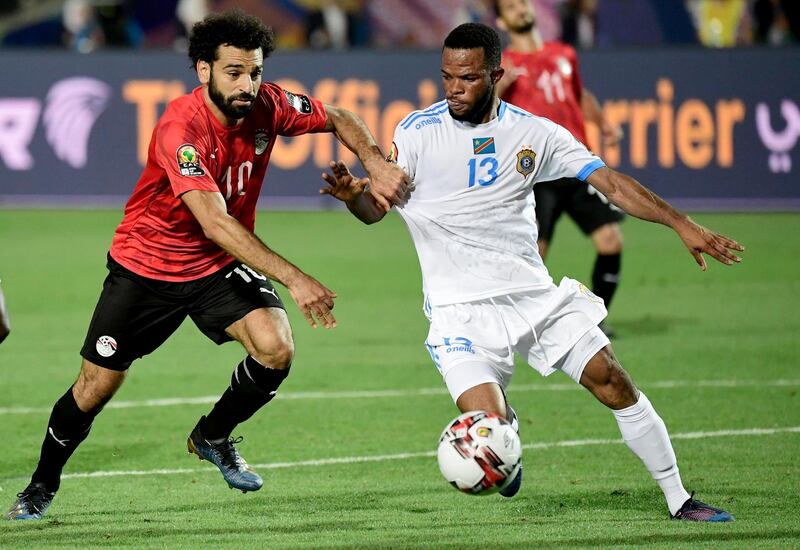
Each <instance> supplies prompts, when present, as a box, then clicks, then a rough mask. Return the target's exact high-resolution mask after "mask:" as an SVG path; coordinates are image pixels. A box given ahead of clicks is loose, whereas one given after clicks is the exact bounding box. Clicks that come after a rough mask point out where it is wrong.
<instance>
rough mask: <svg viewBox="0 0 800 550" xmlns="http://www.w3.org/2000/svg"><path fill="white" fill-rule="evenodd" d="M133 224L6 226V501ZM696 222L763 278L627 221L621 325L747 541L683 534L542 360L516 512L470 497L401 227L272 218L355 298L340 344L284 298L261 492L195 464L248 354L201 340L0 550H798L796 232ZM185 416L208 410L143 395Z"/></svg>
mask: <svg viewBox="0 0 800 550" xmlns="http://www.w3.org/2000/svg"><path fill="white" fill-rule="evenodd" d="M120 216H121V213H120V212H119V211H113V212H111V211H57V210H51V211H46V210H45V211H13V210H4V211H0V277H2V284H3V289H4V291H5V294H6V298H7V301H8V305H9V307H10V310H11V317H12V334H11V336H10V337H9V339H8V340H7V341H6V342H5V343H3V344H2V345H0V380H2V386H0V387H2V392H0V441H2V452H0V501H2V502H0V504H2V506H3V508H4V509H5V508H7V507H8V506H10V504H11V502H12V501H13V500H14V495H15V493H16V492H17V491H20V490H21V489H22V488H23V487H24V486H25V484H26V483H27V479H28V476H29V475H30V473H31V471H32V469H33V467H34V466H35V463H36V460H37V457H38V451H39V444H40V441H41V438H42V436H43V434H44V430H45V425H46V421H47V415H48V414H49V413H48V411H49V408H50V407H51V406H52V403H53V402H54V401H55V399H57V398H58V397H59V396H60V395H61V394H62V393H63V391H64V390H65V389H66V388H67V387H68V386H69V385H70V384H71V382H72V381H73V379H74V377H75V375H76V374H77V370H78V366H79V356H78V350H79V348H80V345H81V343H82V341H83V337H84V334H85V330H86V327H87V323H88V321H89V318H90V316H91V313H92V310H93V308H94V304H95V302H96V300H97V297H98V295H99V290H100V286H101V283H102V280H103V277H104V276H105V252H106V250H107V247H108V244H109V242H110V239H111V235H112V232H113V230H114V227H115V225H116V223H117V222H118V221H119V219H120ZM696 218H697V219H698V221H700V222H701V223H704V224H707V225H709V226H710V227H712V228H714V229H716V230H718V231H721V232H723V233H726V234H728V235H730V236H732V237H734V238H736V239H738V240H740V241H741V242H742V243H743V244H745V245H746V246H747V251H746V252H745V253H744V257H745V261H744V262H743V263H742V264H741V265H738V266H734V267H725V266H722V265H720V264H716V263H713V264H711V265H710V268H709V271H708V272H707V273H702V272H701V271H700V270H699V269H698V268H697V266H696V265H695V264H694V261H693V260H692V258H691V257H690V256H689V255H688V253H686V251H685V250H684V249H683V246H682V244H681V243H680V242H679V240H678V239H677V238H676V237H675V236H674V235H673V234H672V233H671V232H670V231H669V230H668V229H666V228H663V227H660V226H655V225H652V224H646V223H644V222H640V221H638V220H632V219H630V220H628V221H626V223H625V224H624V226H623V229H624V231H625V239H626V248H625V253H624V257H623V282H622V285H621V288H620V290H619V292H618V294H617V297H616V299H615V303H614V304H613V308H612V314H611V317H610V321H611V323H612V324H613V325H614V327H615V328H616V329H617V332H618V334H619V338H618V339H616V340H615V341H614V342H613V345H614V348H615V350H616V352H617V355H618V356H619V357H620V359H621V361H622V364H623V365H624V366H625V367H626V369H627V370H628V371H629V372H630V373H631V374H632V376H633V378H634V380H635V381H636V382H637V384H638V385H639V387H641V388H642V389H643V390H644V391H645V392H646V393H647V394H648V396H649V397H650V400H651V401H652V402H653V403H654V405H655V406H656V408H657V410H658V411H659V413H660V414H661V416H662V417H663V418H664V420H665V421H666V423H667V426H668V428H669V430H670V432H671V433H672V434H673V436H674V446H675V450H676V453H677V455H678V459H679V464H680V466H681V472H682V476H683V480H684V482H685V485H686V486H687V488H688V489H689V490H696V491H697V492H698V494H697V496H698V497H699V498H701V499H702V500H705V501H707V502H709V503H712V504H715V505H718V506H720V507H723V508H726V509H728V510H729V511H731V512H732V513H733V514H734V515H735V516H736V519H737V521H736V522H735V523H733V524H720V525H698V524H688V525H687V524H683V523H678V522H671V521H669V520H668V519H667V511H666V508H665V505H664V503H663V499H662V496H661V493H660V491H659V489H658V488H657V486H656V485H655V483H654V482H653V481H652V480H651V479H650V477H649V475H648V474H647V472H646V471H645V469H644V468H643V466H642V465H641V464H640V463H639V461H638V459H636V458H635V457H634V456H633V455H632V454H631V453H630V452H629V451H628V450H627V449H626V448H625V447H624V445H622V444H619V443H618V439H619V432H618V430H617V427H616V423H615V422H614V420H613V417H612V415H611V414H610V413H608V412H607V411H606V410H605V409H604V408H603V407H602V406H601V405H600V404H598V403H597V402H595V401H594V400H593V398H592V397H591V396H590V395H589V394H588V393H587V392H585V391H584V390H581V389H579V388H577V387H575V386H574V385H573V384H572V383H571V382H570V381H569V380H568V379H567V378H566V377H564V376H562V375H559V374H555V375H553V376H552V377H550V378H548V379H542V378H540V377H539V376H538V374H536V373H534V372H533V371H532V370H531V369H529V368H527V367H525V366H524V365H520V366H519V368H518V370H517V374H516V376H515V379H514V381H513V382H512V384H511V389H510V392H509V398H510V400H511V402H512V403H513V404H514V406H515V408H516V409H517V411H518V413H519V414H520V417H521V421H522V442H523V444H524V445H526V446H528V448H527V450H526V451H525V455H524V460H525V483H524V484H523V487H522V491H521V492H520V494H519V495H518V496H517V497H516V498H514V499H511V500H505V499H502V498H501V497H499V496H496V495H495V496H488V497H470V496H466V495H462V494H459V493H458V492H456V491H455V490H453V489H452V488H451V487H449V486H448V485H447V484H446V483H445V482H444V481H443V479H442V478H441V477H440V474H439V472H438V468H437V466H436V461H435V458H434V457H433V451H434V449H435V446H436V441H437V438H438V436H439V433H440V430H441V429H442V428H443V426H444V425H445V423H446V422H447V421H448V420H450V419H451V418H452V417H454V416H455V415H456V413H457V411H456V409H455V406H454V405H453V404H452V403H451V401H450V399H449V397H448V396H447V395H446V393H445V391H444V386H443V384H442V381H441V379H440V377H439V374H438V372H437V371H436V369H435V368H434V366H433V364H432V363H431V361H430V358H429V357H428V354H427V352H426V351H425V349H424V347H423V345H422V342H423V340H424V338H425V335H426V330H427V322H426V320H425V318H424V316H423V314H422V311H421V291H420V275H419V269H418V265H417V261H416V256H415V253H414V250H413V247H412V245H411V242H410V239H409V237H408V235H407V233H406V231H405V229H404V227H403V226H402V223H401V222H400V221H399V219H398V218H397V217H396V216H395V215H392V216H391V217H390V218H388V219H387V220H386V221H384V222H382V223H381V224H378V225H375V226H371V227H366V226H363V225H361V224H360V223H359V222H357V221H356V220H354V219H352V218H350V217H349V215H348V214H346V213H344V212H338V211H336V212H314V213H311V212H308V213H275V212H261V213H260V215H259V221H258V233H259V235H260V236H261V237H262V238H263V239H264V240H265V241H266V242H267V243H269V244H270V245H271V246H272V247H273V248H275V249H276V250H277V251H279V252H280V253H282V254H283V255H285V256H286V257H287V258H289V259H290V260H292V261H293V262H295V263H296V264H297V265H299V266H300V267H301V268H302V269H304V270H305V271H306V272H308V273H310V274H312V275H314V276H315V277H317V278H318V279H319V280H321V281H322V282H323V283H325V284H326V285H328V286H329V287H330V288H332V289H333V290H335V291H336V292H338V294H339V298H338V300H337V302H336V309H335V313H336V315H337V318H338V322H339V327H338V328H336V329H334V330H330V331H325V330H324V329H317V330H313V329H311V328H310V327H308V326H307V325H306V324H305V322H304V321H303V319H302V317H301V316H300V315H299V313H298V311H297V309H296V308H295V306H294V304H293V303H291V301H290V299H289V297H288V293H286V292H285V291H282V295H283V298H284V300H286V302H287V307H288V310H289V316H290V318H291V320H292V324H293V327H294V331H295V338H296V347H297V354H296V358H295V361H294V366H293V369H292V375H291V376H290V377H289V378H288V379H287V381H286V383H285V384H284V386H283V387H282V389H281V392H280V394H279V399H276V400H275V401H273V402H272V403H271V404H270V405H268V406H267V407H266V408H265V409H263V410H262V411H260V412H259V413H258V414H257V415H256V416H255V417H254V418H253V419H252V420H250V421H249V422H247V423H246V424H244V425H242V426H240V428H239V429H237V431H236V434H241V435H243V436H244V438H245V439H244V441H243V443H242V444H241V446H240V449H241V452H242V454H243V456H245V457H246V458H247V460H248V461H249V462H250V463H251V464H253V465H259V467H258V469H259V471H260V473H262V475H263V477H264V478H265V487H264V489H262V490H261V491H260V492H258V493H252V494H246V495H243V494H241V493H239V492H236V491H231V490H229V489H228V488H227V486H226V485H225V484H224V482H223V481H222V478H221V476H220V475H219V474H218V473H217V472H216V471H215V470H213V469H211V468H210V467H209V465H208V463H207V462H199V461H198V460H197V459H196V458H195V457H193V456H190V455H188V454H187V453H186V447H185V440H186V436H187V435H188V433H189V431H190V430H191V428H192V427H193V426H194V424H195V422H196V421H197V419H198V417H199V416H200V415H201V414H204V413H205V412H206V411H208V410H209V409H210V403H208V401H209V400H210V399H213V397H214V396H218V395H219V394H220V393H221V392H222V391H223V389H224V388H225V387H226V386H227V384H228V380H229V377H230V373H231V370H232V369H233V367H234V366H235V365H236V363H237V362H238V361H240V360H241V357H242V355H243V354H242V350H241V349H240V347H239V346H238V344H235V343H232V344H227V345H225V346H221V347H216V346H214V345H213V344H212V343H211V342H209V341H207V340H205V339H204V337H203V336H202V335H201V334H200V333H199V332H198V331H197V330H196V329H195V328H194V326H193V325H192V324H191V322H187V323H186V324H184V326H183V327H181V329H180V330H179V331H178V333H177V334H175V335H174V336H173V337H172V338H171V339H170V340H169V341H168V342H167V343H166V344H165V345H164V346H163V347H162V348H161V349H159V350H158V351H157V352H156V353H154V354H153V355H151V356H149V357H146V358H145V359H143V360H141V361H139V362H137V363H135V364H134V366H133V368H132V369H131V373H130V375H129V377H128V380H127V381H126V383H125V385H124V386H123V387H122V389H121V390H120V392H119V394H118V395H117V396H116V398H115V399H114V401H112V405H110V406H109V407H108V408H107V409H106V410H105V411H104V412H103V413H102V414H101V415H100V416H99V417H98V419H97V421H96V422H95V425H94V428H93V432H92V435H91V436H90V437H89V439H88V440H87V441H86V442H85V443H84V444H83V445H82V446H81V447H80V449H79V450H78V451H77V453H76V454H75V456H74V457H73V459H72V461H71V462H70V463H69V464H68V466H67V468H66V471H65V473H66V474H68V477H67V478H65V479H64V481H63V483H62V487H61V491H60V492H59V494H58V496H57V497H56V499H55V501H54V503H53V505H52V507H51V508H50V510H49V512H48V514H47V516H46V519H45V520H43V521H41V522H18V523H12V522H2V523H0V547H3V548H32V547H33V548H75V547H80V548H100V547H103V548H108V547H137V548H180V547H185V548H198V547H204V548H302V547H305V548H326V547H330V548H333V547H339V548H352V547H365V548H367V547H379V548H410V547H433V548H459V549H461V548H477V547H488V548H534V547H544V548H547V547H559V548H566V547H601V548H605V547H612V546H628V545H645V544H647V545H653V546H659V547H685V548H696V547H723V548H731V547H734V548H735V547H739V548H755V547H770V548H772V547H798V546H800V482H798V478H799V477H800V467H799V466H798V456H799V455H800V429H798V427H800V397H798V389H800V346H799V345H798V342H799V341H800V338H799V336H798V335H800V315H798V306H800V299H798V297H799V296H800V276H798V273H800V259H798V258H800V216H798V215H796V214H771V215H766V214H763V215H762V214H759V215H756V214H749V215H744V214H739V215H733V214H725V215H723V214H714V215H712V214H700V215H697V216H696ZM592 261H593V252H592V249H591V245H590V243H589V242H588V241H587V240H586V239H584V238H583V237H582V236H581V235H580V234H579V233H578V231H577V230H576V229H575V227H574V226H572V225H571V222H566V221H565V222H562V224H561V225H560V226H559V228H558V231H557V234H556V237H555V240H554V243H553V247H552V255H551V258H550V267H551V272H552V274H553V277H554V278H555V279H556V280H559V279H560V278H561V277H562V276H563V275H566V274H569V275H571V276H573V277H575V278H577V279H579V280H583V281H584V282H589V275H590V272H591V265H592ZM279 292H281V290H279ZM173 398H180V399H187V398H199V399H198V400H197V401H198V402H194V403H183V404H178V405H175V404H173V405H170V404H169V402H164V401H154V402H148V400H165V399H173ZM203 398H206V399H203ZM145 405H149V406H145ZM748 430H754V431H748ZM759 430H761V431H759ZM564 442H571V444H564ZM559 443H561V444H559ZM79 474H91V476H84V475H79Z"/></svg>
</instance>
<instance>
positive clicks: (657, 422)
mask: <svg viewBox="0 0 800 550" xmlns="http://www.w3.org/2000/svg"><path fill="white" fill-rule="evenodd" d="M612 412H613V413H614V416H615V417H616V419H617V424H618V425H619V431H620V432H621V433H622V439H623V440H625V443H626V444H627V445H628V448H629V449H630V450H631V451H633V454H635V455H636V456H638V457H639V458H640V459H641V461H642V462H644V465H645V467H646V468H647V470H648V471H649V472H650V475H651V476H653V479H655V480H656V482H658V485H659V486H660V487H661V490H662V491H663V492H664V497H666V499H667V506H668V507H669V511H670V513H671V514H673V515H674V514H675V513H676V512H677V511H678V510H679V509H680V507H681V506H682V505H683V503H684V502H686V501H687V500H688V499H689V493H687V492H686V489H684V488H683V484H682V483H681V476H680V473H679V472H678V463H677V460H676V459H675V452H674V451H673V450H672V443H670V440H669V434H668V433H667V427H666V426H665V425H664V421H663V420H661V417H660V416H658V413H657V412H656V410H655V409H654V408H653V405H651V404H650V400H648V399H647V397H646V396H645V394H643V393H641V392H640V393H639V401H638V402H636V404H635V405H631V406H630V407H628V408H626V409H621V410H618V411H614V410H612Z"/></svg>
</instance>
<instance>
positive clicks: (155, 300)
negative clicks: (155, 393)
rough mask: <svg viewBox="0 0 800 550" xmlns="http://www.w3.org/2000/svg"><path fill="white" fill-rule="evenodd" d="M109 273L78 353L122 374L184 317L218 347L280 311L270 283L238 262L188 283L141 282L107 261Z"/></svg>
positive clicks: (151, 350)
mask: <svg viewBox="0 0 800 550" xmlns="http://www.w3.org/2000/svg"><path fill="white" fill-rule="evenodd" d="M108 271H109V273H108V277H106V280H105V282H104V283H103V292H102V293H101V294H100V300H99V301H98V302H97V307H96V308H95V310H94V315H93V316H92V322H91V324H90V325H89V331H88V333H87V334H86V340H85V341H84V343H83V348H82V349H81V355H82V356H83V357H84V358H85V359H87V360H89V361H91V362H92V363H95V364H96V365H100V366H101V367H105V368H107V369H112V370H117V371H123V370H126V369H127V368H128V367H129V366H130V365H131V363H132V362H133V361H134V360H136V359H138V358H140V357H144V356H145V355H147V354H148V353H152V352H153V351H154V350H155V349H156V348H158V347H159V346H160V345H161V344H163V343H164V342H165V341H166V340H167V338H169V337H170V336H171V335H172V333H173V332H175V331H176V330H177V329H178V327H179V326H180V325H181V323H182V322H183V321H184V319H186V317H187V316H188V317H191V318H192V321H194V324H195V325H197V328H199V329H200V331H201V332H202V333H203V334H205V335H206V336H208V337H209V338H210V339H211V340H213V341H214V342H215V343H217V344H222V343H224V342H227V341H230V340H231V337H230V336H228V334H227V333H226V332H225V329H226V328H227V327H229V326H230V325H231V324H233V323H235V322H236V321H238V320H239V319H241V318H242V317H244V316H245V315H247V314H248V313H250V312H251V311H253V310H255V309H259V308H262V307H278V308H281V309H284V307H283V302H281V299H280V298H279V297H278V293H277V292H276V291H275V288H274V287H273V286H272V283H271V282H270V280H269V279H268V278H267V277H265V276H264V275H261V274H260V273H257V272H255V271H253V270H251V269H250V268H249V267H247V266H245V265H243V264H241V263H240V262H238V261H234V262H231V263H230V264H228V265H227V266H225V267H224V268H222V269H220V270H219V271H217V272H216V273H214V274H212V275H208V276H206V277H202V278H200V279H196V280H194V281H187V282H166V281H158V280H155V279H149V278H147V277H142V276H141V275H137V274H136V273H133V272H132V271H130V270H129V269H126V268H124V267H123V266H121V265H120V264H118V263H117V262H116V261H115V260H114V259H113V258H112V257H111V256H110V255H109V256H108Z"/></svg>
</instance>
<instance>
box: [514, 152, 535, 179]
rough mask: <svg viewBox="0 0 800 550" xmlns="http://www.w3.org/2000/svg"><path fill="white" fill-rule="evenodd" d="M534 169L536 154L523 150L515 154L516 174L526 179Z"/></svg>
mask: <svg viewBox="0 0 800 550" xmlns="http://www.w3.org/2000/svg"><path fill="white" fill-rule="evenodd" d="M534 168H536V153H534V152H533V150H532V149H523V150H522V151H520V152H519V153H517V172H519V173H520V174H522V175H523V176H525V177H526V178H527V177H528V175H529V174H530V173H531V172H533V169H534Z"/></svg>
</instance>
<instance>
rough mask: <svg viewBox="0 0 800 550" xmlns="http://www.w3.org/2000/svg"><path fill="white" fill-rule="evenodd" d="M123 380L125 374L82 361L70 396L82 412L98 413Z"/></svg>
mask: <svg viewBox="0 0 800 550" xmlns="http://www.w3.org/2000/svg"><path fill="white" fill-rule="evenodd" d="M124 378H125V372H119V371H113V370H110V369H105V368H103V367H100V366H98V365H94V364H92V363H88V361H84V365H83V367H82V368H81V372H80V374H79V375H78V379H77V380H76V381H75V384H74V385H73V387H72V395H73V396H74V397H75V402H76V403H77V404H78V407H80V409H81V410H82V411H83V412H95V411H99V410H100V409H102V408H103V406H104V405H105V404H106V403H108V401H109V400H110V399H111V398H112V397H113V396H114V393H116V391H117V389H119V387H120V386H121V385H122V382H123V380H124Z"/></svg>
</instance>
